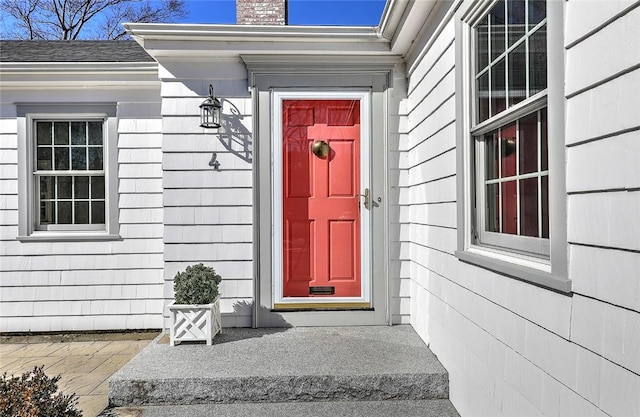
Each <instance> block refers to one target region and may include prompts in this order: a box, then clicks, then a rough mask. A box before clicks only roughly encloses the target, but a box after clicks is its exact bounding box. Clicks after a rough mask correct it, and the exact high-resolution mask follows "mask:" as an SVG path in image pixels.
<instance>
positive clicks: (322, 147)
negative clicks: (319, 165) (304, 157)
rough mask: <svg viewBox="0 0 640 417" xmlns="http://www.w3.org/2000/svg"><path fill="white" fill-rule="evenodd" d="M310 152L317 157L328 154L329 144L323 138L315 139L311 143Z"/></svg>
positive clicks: (323, 156)
mask: <svg viewBox="0 0 640 417" xmlns="http://www.w3.org/2000/svg"><path fill="white" fill-rule="evenodd" d="M311 152H313V154H314V155H315V156H317V157H319V158H325V157H326V156H327V155H329V144H328V143H327V142H325V141H323V140H317V141H315V142H313V145H311Z"/></svg>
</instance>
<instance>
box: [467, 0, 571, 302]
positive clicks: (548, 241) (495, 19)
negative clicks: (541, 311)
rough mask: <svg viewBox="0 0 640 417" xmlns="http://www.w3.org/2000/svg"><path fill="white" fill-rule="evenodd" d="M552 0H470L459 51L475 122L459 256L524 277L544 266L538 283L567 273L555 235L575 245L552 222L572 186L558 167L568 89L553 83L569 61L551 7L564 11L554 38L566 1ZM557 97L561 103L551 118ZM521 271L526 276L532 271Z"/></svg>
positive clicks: (470, 119) (469, 136)
mask: <svg viewBox="0 0 640 417" xmlns="http://www.w3.org/2000/svg"><path fill="white" fill-rule="evenodd" d="M553 3H554V2H553V1H547V0H499V1H490V2H489V1H467V2H466V4H468V5H469V6H468V7H466V8H463V9H464V10H463V11H461V14H462V17H461V18H460V22H461V24H460V25H459V30H458V36H461V37H462V38H463V39H461V40H464V42H461V44H462V45H463V46H462V47H461V49H459V54H458V64H459V67H460V68H464V70H463V71H464V73H460V74H459V77H460V79H461V80H462V81H461V82H460V83H459V85H460V86H463V89H464V91H461V92H460V93H461V94H460V96H462V97H465V98H466V99H467V102H466V105H463V106H461V107H460V108H459V111H461V113H460V114H459V115H458V116H459V119H460V120H465V121H466V122H464V123H462V124H461V126H462V128H461V129H460V130H459V132H460V142H459V143H460V145H461V147H462V148H463V149H464V152H461V156H460V157H461V158H462V164H463V167H464V168H465V172H466V175H464V176H461V178H460V179H459V200H460V202H464V203H463V204H466V206H465V207H459V218H460V219H461V224H462V225H463V229H462V235H459V244H458V249H459V252H458V254H459V257H460V258H461V259H463V260H469V261H473V262H475V261H478V260H479V259H480V263H484V265H486V266H488V267H490V268H493V269H496V270H498V271H500V272H506V273H509V274H514V271H515V275H517V274H518V273H519V272H521V271H526V270H527V269H532V268H533V269H534V270H535V269H537V271H536V273H534V274H533V275H535V276H536V277H535V278H534V280H537V281H538V283H540V282H539V281H540V279H539V278H540V275H541V274H540V272H542V275H543V278H542V281H543V282H542V283H543V284H544V283H547V282H548V281H550V280H548V279H546V278H549V277H551V278H553V279H555V278H557V276H558V275H560V276H562V275H566V274H564V273H562V272H561V273H557V272H558V271H560V270H564V269H565V267H558V268H556V271H555V272H556V274H554V273H553V272H554V271H552V268H551V265H552V262H551V261H552V259H551V258H552V251H553V249H552V246H553V245H552V238H556V245H555V246H556V247H557V248H561V246H562V245H561V241H562V240H565V245H566V230H564V231H562V230H560V229H558V230H557V231H556V230H554V228H553V224H554V223H553V222H552V219H555V221H556V223H555V224H556V225H558V224H560V222H559V219H560V217H562V216H564V215H562V214H560V213H561V210H562V209H563V208H562V207H563V205H562V204H563V203H561V204H558V203H556V202H554V197H555V195H557V198H558V200H562V199H564V198H566V197H564V196H562V195H561V193H559V192H558V191H559V190H561V189H563V186H558V185H554V184H555V183H554V181H556V177H554V175H558V177H557V181H559V182H560V181H561V182H564V177H563V175H562V174H560V173H561V172H562V171H563V167H562V166H559V165H558V161H560V160H563V159H564V158H561V154H563V152H564V149H563V142H564V138H563V137H562V131H563V129H562V122H563V117H564V116H563V113H564V112H563V101H562V95H563V94H562V91H561V90H560V89H556V90H558V91H556V90H552V89H551V88H550V87H549V78H550V77H548V75H549V71H550V70H549V68H550V67H551V68H558V69H559V70H560V71H563V66H562V63H561V62H554V61H553V59H556V61H561V60H557V56H558V53H557V49H554V48H557V45H555V46H554V44H553V41H557V40H558V39H555V40H551V41H550V40H548V32H549V31H548V29H549V24H548V22H549V19H548V12H549V10H548V9H552V11H551V14H553V13H555V14H556V16H554V19H552V22H554V25H555V26H554V27H553V31H552V33H554V36H557V34H558V33H559V32H561V30H562V29H561V22H562V17H561V15H562V4H561V2H556V3H559V7H558V5H557V4H556V5H553ZM558 15H559V16H558ZM558 22H560V24H559V25H558ZM560 36H561V35H560ZM559 44H560V47H561V46H562V40H561V39H560V42H559ZM550 46H551V48H552V51H551V52H553V53H551V54H550ZM560 53H561V52H560ZM550 56H551V57H553V58H550ZM556 76H557V74H556ZM560 76H562V75H561V73H560ZM553 82H554V81H552V83H553ZM560 83H561V81H560ZM555 85H558V83H556V84H555ZM551 104H552V105H553V106H555V110H556V113H555V114H553V115H552V117H550V110H549V107H550V105H551ZM460 109H462V110H460ZM559 110H560V111H559ZM550 119H553V123H552V124H553V126H551V127H552V128H550V123H549V121H550ZM554 152H555V153H554ZM550 158H551V160H553V161H555V162H553V163H554V164H556V169H555V170H554V169H552V168H551V167H550V165H552V163H551V162H550ZM460 190H462V191H460ZM464 190H466V191H464ZM460 193H462V194H460ZM554 215H556V217H555V218H554ZM556 232H557V233H556ZM478 254H482V255H483V256H485V258H484V259H481V258H480V257H478V256H477V255H478ZM492 257H493V260H489V261H487V259H489V258H492ZM565 257H566V255H565ZM558 258H562V255H559V256H558ZM505 261H506V262H505ZM508 262H511V263H512V265H507V263H508ZM505 265H507V266H505ZM514 266H515V267H514ZM522 275H523V276H525V279H526V276H527V275H528V274H527V273H526V272H524V273H523V274H522ZM529 275H531V274H529ZM553 275H555V277H553ZM544 276H546V278H544ZM565 278H566V277H565ZM562 279H564V278H562ZM553 285H555V284H552V286H553ZM557 288H559V289H565V288H568V286H566V285H564V284H561V285H558V286H557Z"/></svg>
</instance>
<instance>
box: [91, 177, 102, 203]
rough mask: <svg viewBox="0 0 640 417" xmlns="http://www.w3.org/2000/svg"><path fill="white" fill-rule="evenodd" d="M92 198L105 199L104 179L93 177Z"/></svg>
mask: <svg viewBox="0 0 640 417" xmlns="http://www.w3.org/2000/svg"><path fill="white" fill-rule="evenodd" d="M91 198H92V199H104V177H91Z"/></svg>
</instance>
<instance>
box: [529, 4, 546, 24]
mask: <svg viewBox="0 0 640 417" xmlns="http://www.w3.org/2000/svg"><path fill="white" fill-rule="evenodd" d="M545 17H547V0H529V30H531V29H533V27H534V26H535V25H537V24H538V23H540V22H542V20H543V19H544V18H545Z"/></svg>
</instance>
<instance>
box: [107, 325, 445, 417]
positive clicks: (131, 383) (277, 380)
mask: <svg viewBox="0 0 640 417" xmlns="http://www.w3.org/2000/svg"><path fill="white" fill-rule="evenodd" d="M448 395H449V381H448V374H447V371H446V370H445V369H444V367H443V366H442V365H441V364H440V362H439V361H438V360H437V358H436V357H435V355H433V353H431V351H430V350H429V349H428V347H427V346H426V345H425V344H424V343H423V342H422V340H421V339H420V338H419V337H418V335H417V334H416V333H415V332H414V331H413V329H412V328H411V327H410V326H392V327H330V328H328V327H321V328H282V329H224V332H223V333H222V334H221V335H218V336H216V338H215V340H214V344H213V346H206V345H202V344H181V345H179V346H176V347H170V346H169V345H168V344H165V343H162V341H161V340H156V341H154V342H152V343H151V344H149V345H148V346H147V347H146V348H145V349H144V350H143V351H142V352H140V354H138V356H136V357H135V358H134V359H133V360H132V361H131V362H129V363H128V364H127V365H126V366H125V367H123V368H122V369H121V370H120V371H118V372H117V373H116V374H115V375H114V376H113V377H112V378H111V380H110V382H109V403H110V405H111V406H112V407H125V406H139V405H146V406H153V405H190V406H191V405H195V404H215V403H219V404H233V403H247V404H249V403H279V404H283V403H285V404H288V403H296V402H317V401H320V402H335V403H338V404H339V403H345V402H346V403H349V402H353V401H388V400H395V401H414V400H419V401H422V400H431V399H438V400H446V399H448ZM396 405H399V403H398V404H396ZM189 415H190V414H189Z"/></svg>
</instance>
